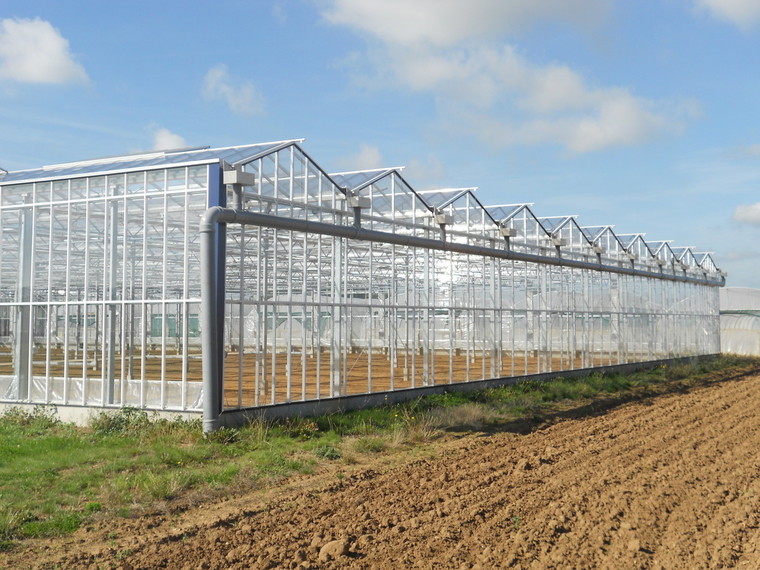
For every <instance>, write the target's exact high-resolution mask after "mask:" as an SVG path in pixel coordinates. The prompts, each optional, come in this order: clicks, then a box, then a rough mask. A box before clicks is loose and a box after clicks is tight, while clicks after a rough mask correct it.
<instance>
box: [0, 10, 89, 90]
mask: <svg viewBox="0 0 760 570" xmlns="http://www.w3.org/2000/svg"><path fill="white" fill-rule="evenodd" d="M3 79H6V80H10V81H17V82H19V83H51V84H54V83H77V82H79V83H83V82H87V81H88V78H87V73H85V70H84V68H83V67H82V66H81V65H80V64H78V63H77V62H76V61H74V58H73V56H72V55H71V53H70V52H69V42H68V40H66V38H64V37H63V36H62V35H61V33H60V32H59V31H58V30H57V29H55V28H54V27H53V26H52V25H51V24H50V22H46V21H45V20H40V19H39V18H37V19H34V20H26V19H4V20H0V80H3Z"/></svg>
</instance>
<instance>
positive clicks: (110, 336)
mask: <svg viewBox="0 0 760 570" xmlns="http://www.w3.org/2000/svg"><path fill="white" fill-rule="evenodd" d="M110 206H111V207H110V212H109V215H110V218H111V219H110V222H111V228H110V236H108V237H109V238H110V240H111V243H110V245H111V248H110V256H109V257H110V263H109V264H108V267H107V268H106V267H104V268H103V269H104V271H109V272H110V275H109V282H108V299H104V300H107V302H108V304H107V305H106V307H107V321H106V328H107V331H106V334H105V335H104V339H103V340H104V341H105V342H106V343H107V346H106V359H105V363H104V364H105V365H106V374H105V378H104V379H103V380H104V381H105V382H106V403H108V404H113V403H114V377H115V369H116V307H117V305H116V303H115V298H114V292H115V291H116V286H117V283H118V280H117V275H116V274H117V268H118V266H119V265H118V261H117V256H118V245H119V243H118V242H119V240H118V239H117V235H118V232H119V202H118V200H111V204H110ZM103 230H104V231H105V227H104V228H103ZM104 245H105V244H104Z"/></svg>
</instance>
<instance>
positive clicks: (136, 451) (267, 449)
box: [0, 357, 760, 552]
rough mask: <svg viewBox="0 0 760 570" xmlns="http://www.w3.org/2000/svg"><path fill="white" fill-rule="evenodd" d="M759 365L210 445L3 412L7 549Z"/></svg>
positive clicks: (327, 423)
mask: <svg viewBox="0 0 760 570" xmlns="http://www.w3.org/2000/svg"><path fill="white" fill-rule="evenodd" d="M750 366H755V367H757V366H760V360H753V359H746V358H731V357H720V358H716V359H714V360H711V361H707V362H699V363H685V364H675V365H669V366H661V367H658V368H656V369H653V370H649V371H644V372H637V373H635V374H629V375H621V374H612V375H601V374H594V375H591V376H589V377H587V378H583V379H567V378H557V379H554V380H551V381H547V382H524V383H521V384H516V385H513V386H508V387H503V388H493V389H487V390H482V391H477V392H470V393H459V392H450V393H445V394H439V395H432V396H429V397H426V398H421V399H418V400H415V401H412V402H407V403H404V404H399V405H395V406H385V407H381V408H376V409H371V410H360V411H355V412H348V413H340V414H330V415H326V416H322V417H318V418H295V419H289V420H283V421H279V422H268V421H263V420H255V421H253V422H251V423H250V424H249V425H248V426H245V427H242V428H237V429H230V428H225V429H223V430H220V431H219V432H216V433H214V434H211V435H210V436H209V437H203V435H202V433H201V423H200V421H185V420H167V419H159V418H156V417H153V416H151V415H149V414H147V413H145V412H143V411H139V410H135V409H131V408H126V409H123V410H120V411H118V412H109V413H102V414H98V415H96V416H95V417H93V418H92V421H91V422H90V426H89V427H87V428H81V427H76V426H73V425H71V424H66V423H63V422H61V421H59V420H58V419H57V414H56V411H55V409H54V408H52V407H42V406H41V407H37V408H34V409H33V410H32V411H24V410H21V409H17V408H14V409H10V410H8V411H6V412H5V413H4V414H3V415H2V416H0V552H2V551H5V550H8V549H10V548H12V547H13V545H14V543H16V542H18V541H20V540H23V539H24V538H28V537H47V536H54V535H61V534H67V533H70V532H72V531H73V530H75V529H77V528H78V527H80V526H81V525H83V524H87V523H88V522H89V521H92V520H95V519H98V518H108V517H113V516H133V515H138V514H140V513H144V512H151V511H155V510H161V509H163V510H172V509H176V508H181V507H182V506H183V505H189V504H193V503H194V502H199V501H204V500H209V499H211V498H214V497H221V496H229V495H233V494H235V493H241V492H245V491H246V490H250V489H254V488H256V487H258V486H262V485H265V484H269V483H271V482H273V481H277V480H280V479H283V478H287V477H289V476H292V475H293V474H296V473H310V472H312V471H313V470H314V469H316V468H318V467H319V466H320V465H324V466H329V465H332V464H334V463H335V462H338V463H339V464H351V463H356V462H357V461H358V459H357V456H358V457H361V456H363V455H367V456H369V455H372V454H378V453H384V452H390V451H393V450H394V449H398V448H404V447H408V446H414V445H417V444H418V443H420V442H423V443H424V442H427V441H430V440H432V439H435V438H436V437H438V436H440V435H441V434H442V433H443V432H444V431H446V430H456V431H468V430H480V429H488V430H499V429H511V427H510V426H512V423H513V422H515V421H522V420H527V421H536V419H537V418H538V419H539V420H541V419H542V418H545V417H547V416H548V415H550V414H552V413H556V412H557V411H558V410H561V409H566V408H567V407H568V405H573V404H572V403H573V402H583V401H588V400H589V399H591V398H596V399H597V400H598V398H600V397H602V398H606V399H610V398H612V399H613V400H614V399H615V398H626V397H631V394H633V392H632V391H633V390H653V389H655V388H656V387H658V386H659V387H663V386H665V387H666V386H668V385H671V384H672V382H673V381H680V380H682V379H685V378H699V377H700V375H704V374H708V373H711V372H717V371H721V370H725V371H730V370H733V369H737V370H738V369H739V368H741V367H745V368H746V367H750ZM597 400H594V401H597ZM510 422H512V423H510Z"/></svg>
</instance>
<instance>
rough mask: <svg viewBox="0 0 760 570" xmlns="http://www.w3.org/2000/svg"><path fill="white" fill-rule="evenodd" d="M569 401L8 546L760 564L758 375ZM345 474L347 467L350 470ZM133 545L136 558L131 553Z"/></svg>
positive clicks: (50, 552) (337, 564)
mask: <svg viewBox="0 0 760 570" xmlns="http://www.w3.org/2000/svg"><path fill="white" fill-rule="evenodd" d="M720 375H721V373H716V375H715V377H713V378H712V379H711V380H710V381H707V382H704V383H702V384H701V385H697V386H688V387H687V385H681V387H680V389H675V390H671V391H670V392H669V393H665V394H662V395H659V396H645V397H642V398H638V399H633V400H631V401H629V402H628V403H625V404H622V405H617V406H611V407H610V406H606V405H605V404H604V403H603V402H597V403H596V404H591V405H590V406H586V407H585V408H582V409H581V408H579V409H568V410H567V411H565V412H562V413H559V414H558V415H557V416H556V417H555V418H554V419H553V420H551V421H549V422H548V423H544V424H542V425H539V426H538V427H537V428H536V429H532V430H531V429H524V428H525V427H526V426H525V425H514V426H502V427H503V429H502V430H501V431H498V432H489V433H485V432H475V433H467V434H465V435H460V436H454V437H446V438H443V439H442V440H440V441H439V442H437V443H433V444H425V445H424V448H420V451H419V453H416V454H415V453H409V454H405V455H403V456H402V457H395V458H394V459H393V460H390V459H389V458H383V457H380V458H378V459H376V460H374V461H373V462H372V463H371V464H369V465H367V464H365V465H363V466H361V467H357V468H356V469H355V470H354V471H353V472H349V473H348V474H347V475H346V476H345V477H344V478H342V479H341V478H338V477H336V471H327V472H321V473H317V474H316V475H311V476H308V477H305V478H302V479H298V480H295V481H293V480H291V481H290V482H289V483H288V484H287V485H286V486H283V487H281V488H276V489H270V490H268V491H266V492H263V491H257V492H255V493H252V494H249V495H245V496H241V497H236V498H234V499H230V500H228V501H226V502H222V503H215V504H213V505H201V506H199V507H195V508H192V509H190V510H188V511H185V512H184V513H181V514H180V515H178V516H153V517H144V518H140V519H134V520H118V521H113V520H111V521H108V523H107V524H106V523H104V524H103V525H102V526H95V527H91V528H89V529H80V530H79V531H77V532H76V533H75V534H74V535H72V536H69V537H65V538H61V539H56V540H53V541H48V542H46V543H45V542H41V543H39V544H37V545H36V546H33V547H31V548H30V549H28V550H26V551H22V552H17V553H15V554H13V555H12V556H11V559H10V560H9V563H11V564H15V565H18V567H22V566H21V565H23V566H24V567H30V566H31V567H36V566H43V567H45V566H46V567H56V568H58V567H63V568H87V567H92V568H109V567H120V568H413V567H420V568H507V567H514V568H689V569H691V568H723V567H738V568H748V569H750V568H752V569H754V568H760V414H759V413H758V411H759V410H760V375H758V374H757V372H756V371H753V372H752V373H751V374H737V373H733V375H730V376H728V377H725V374H724V377H722V378H721V377H720ZM342 468H344V469H345V468H346V467H345V466H343V467H342ZM124 553H128V556H123V554H124Z"/></svg>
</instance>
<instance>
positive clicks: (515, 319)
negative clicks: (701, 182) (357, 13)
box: [0, 141, 724, 412]
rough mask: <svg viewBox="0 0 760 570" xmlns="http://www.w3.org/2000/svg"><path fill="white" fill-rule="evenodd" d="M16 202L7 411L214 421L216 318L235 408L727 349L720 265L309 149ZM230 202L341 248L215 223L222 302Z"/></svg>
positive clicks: (75, 177)
mask: <svg viewBox="0 0 760 570" xmlns="http://www.w3.org/2000/svg"><path fill="white" fill-rule="evenodd" d="M230 172H233V173H239V176H238V177H237V178H236V177H232V178H229V179H228V173H230ZM230 181H232V182H230ZM240 181H243V182H244V183H239V182H240ZM0 192H1V194H0V245H1V246H2V249H1V250H0V295H2V298H1V299H0V402H3V403H5V404H13V403H27V404H38V403H39V404H55V405H58V406H81V407H84V408H104V407H106V408H107V407H124V406H132V407H137V408H142V409H153V410H166V411H177V412H180V411H184V412H199V411H200V410H201V408H202V407H203V402H204V397H205V396H204V393H205V394H207V393H208V390H209V386H208V385H207V386H206V387H205V388H204V372H203V362H204V359H206V360H208V354H207V353H206V354H204V351H203V347H202V343H201V333H202V329H203V325H202V323H203V317H204V313H205V312H209V314H210V312H213V314H214V315H216V317H215V318H216V320H215V321H214V322H215V326H214V330H215V332H218V333H219V334H218V335H216V340H215V343H216V345H215V347H214V348H213V352H214V358H215V359H216V360H217V361H218V364H217V366H216V370H215V374H218V381H217V383H216V384H213V385H212V387H211V389H213V390H218V391H219V397H220V403H219V407H220V411H221V410H243V409H248V408H257V407H262V406H270V405H273V404H275V405H276V404H286V403H288V402H305V401H318V400H323V399H332V398H339V397H343V396H349V395H357V394H372V393H382V392H387V391H398V390H404V389H412V388H420V387H426V386H440V385H448V384H457V383H463V382H473V381H478V380H482V379H488V378H503V377H517V376H523V375H527V374H534V373H545V372H555V371H562V370H578V369H587V368H594V367H599V366H606V365H615V364H623V363H631V362H647V361H655V360H659V359H663V358H675V357H681V356H696V355H704V354H714V353H718V352H719V351H720V347H719V317H718V286H719V285H721V284H722V283H723V281H724V279H723V277H722V275H721V273H720V272H719V270H718V269H717V267H715V265H714V263H713V262H712V259H711V257H710V256H709V255H707V254H698V253H695V252H693V251H692V250H691V249H690V248H673V247H671V246H670V245H668V244H667V242H656V243H652V242H645V241H644V240H643V238H642V236H640V235H637V234H634V235H632V236H617V235H615V234H614V232H612V230H611V229H610V227H609V226H600V227H595V228H589V227H582V226H580V225H578V223H577V221H576V220H575V219H574V218H572V217H559V218H548V217H547V218H540V217H538V216H536V215H535V214H534V213H533V210H532V208H531V207H530V206H528V205H515V206H494V207H488V206H483V205H482V204H480V202H479V201H478V199H477V197H476V196H475V194H474V192H473V191H472V189H444V190H438V191H428V192H417V191H416V190H415V189H414V188H412V187H411V186H410V185H409V184H408V183H407V182H406V180H405V179H404V178H403V177H402V176H401V173H400V171H399V170H398V169H386V170H377V171H363V172H354V173H340V174H327V173H326V172H325V171H323V170H322V169H321V168H320V167H319V166H318V165H317V164H316V163H314V162H313V161H312V160H311V158H310V157H309V156H308V155H307V154H306V153H305V152H304V151H303V149H302V148H301V146H300V143H299V141H283V142H279V143H265V144H261V145H246V146H241V147H227V148H224V149H199V150H183V151H176V152H165V153H150V154H147V155H142V156H138V157H117V158H115V159H108V160H100V161H85V162H81V163H71V164H69V165H56V166H53V167H44V168H42V169H38V170H34V171H20V172H11V173H9V174H8V175H6V176H5V177H4V178H2V179H0ZM228 205H230V206H234V207H235V208H237V209H236V210H235V209H231V211H245V212H251V213H256V214H260V215H261V216H262V219H265V218H267V217H269V218H268V219H271V220H295V221H302V222H308V223H311V224H315V225H313V226H310V227H313V228H316V227H317V225H319V226H320V227H322V228H328V230H325V231H322V232H321V233H320V232H318V231H311V230H309V229H306V230H301V229H288V228H283V227H280V225H278V223H279V222H278V223H273V224H270V225H267V223H265V222H264V223H259V224H257V225H250V224H238V223H229V224H224V223H220V224H216V225H215V227H214V232H215V234H214V240H215V241H214V245H213V248H212V254H213V263H212V265H211V270H209V272H210V274H211V279H212V281H213V286H214V291H215V293H214V297H213V299H212V300H211V301H208V300H206V301H205V303H206V304H204V301H203V299H202V291H201V288H202V283H203V272H202V270H201V244H200V242H201V234H200V231H199V223H200V220H201V217H202V216H203V215H204V212H207V209H208V208H210V207H226V206H228ZM330 228H333V229H335V231H332V230H330ZM347 228H348V229H351V228H354V229H356V232H355V236H354V237H353V238H351V237H345V235H344V234H345V230H346V229H347ZM362 232H364V233H362ZM367 236H370V237H371V239H365V238H366V237H367ZM404 239H407V242H404ZM415 240H416V241H415ZM421 244H422V245H421ZM468 248H469V249H468ZM204 391H205V392H204Z"/></svg>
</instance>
